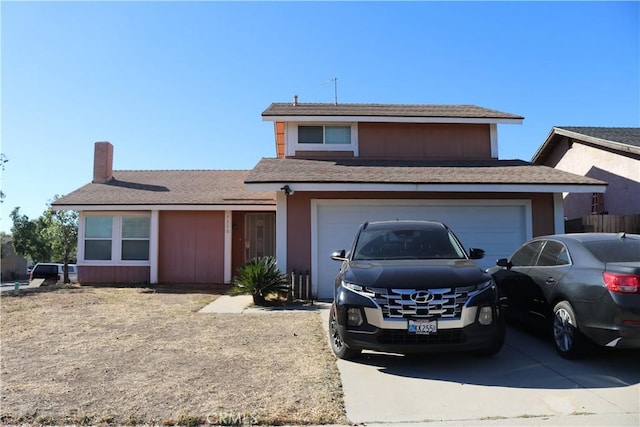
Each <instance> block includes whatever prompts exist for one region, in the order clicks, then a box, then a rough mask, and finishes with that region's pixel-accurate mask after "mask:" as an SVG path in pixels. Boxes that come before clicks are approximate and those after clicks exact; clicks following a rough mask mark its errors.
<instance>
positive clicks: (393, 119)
mask: <svg viewBox="0 0 640 427" xmlns="http://www.w3.org/2000/svg"><path fill="white" fill-rule="evenodd" d="M262 120H263V121H271V122H301V123H304V122H348V123H354V122H384V123H467V124H522V122H523V121H524V118H522V117H517V118H516V117H514V118H506V117H422V116H402V117H399V116H336V115H326V116H323V115H313V116H298V115H296V116H291V115H265V114H263V115H262Z"/></svg>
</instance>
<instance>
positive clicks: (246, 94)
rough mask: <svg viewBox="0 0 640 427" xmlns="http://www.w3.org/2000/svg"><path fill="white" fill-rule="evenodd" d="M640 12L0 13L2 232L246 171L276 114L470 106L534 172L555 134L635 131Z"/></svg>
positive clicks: (237, 7)
mask: <svg viewBox="0 0 640 427" xmlns="http://www.w3.org/2000/svg"><path fill="white" fill-rule="evenodd" d="M639 4H640V3H638V2H631V1H629V2H617V3H616V2H566V3H564V2H442V3H439V2H406V3H400V2H318V3H312V2H256V3H253V2H251V3H249V2H234V3H226V2H225V3H223V2H188V3H187V2H121V1H112V2H101V3H98V2H67V3H58V2H25V3H23V2H7V1H2V3H1V10H0V12H1V24H2V33H1V37H2V40H1V42H2V65H1V67H2V68H1V73H2V112H1V114H2V131H1V138H2V147H1V148H2V153H3V154H5V155H6V156H7V158H8V160H9V161H8V163H6V165H5V170H4V171H3V173H2V190H3V191H4V192H5V194H6V199H5V201H4V203H3V204H2V206H1V207H2V216H1V217H0V230H2V231H7V232H9V231H10V229H11V225H12V224H11V220H10V218H9V213H10V212H11V211H12V210H13V208H14V207H16V206H19V207H20V211H21V213H22V214H25V215H27V216H28V217H29V218H31V219H35V218H37V217H39V216H40V215H41V214H42V213H43V212H44V210H45V209H46V207H47V203H48V202H49V201H50V200H51V199H52V198H53V196H54V195H56V194H61V195H62V194H67V193H70V192H71V191H73V190H75V189H77V188H79V187H81V186H82V185H84V184H86V183H88V182H90V181H91V178H92V173H93V169H92V168H93V164H92V161H93V145H94V142H95V141H110V142H111V143H112V144H113V145H114V169H153V170H160V169H251V168H252V167H253V166H254V165H255V164H256V163H257V162H258V160H259V159H260V158H261V157H273V156H274V155H275V147H274V136H273V127H272V124H271V123H270V122H263V121H262V119H261V116H260V114H261V113H262V111H263V110H264V109H266V108H267V107H268V106H269V104H270V103H271V102H289V101H291V99H292V97H293V95H294V94H297V95H298V96H299V98H300V101H301V102H333V100H334V87H333V85H332V84H324V85H323V82H326V81H327V80H329V79H331V78H332V77H337V78H338V81H337V83H338V86H337V87H338V102H341V103H401V104H404V103H407V104H475V105H479V106H482V107H487V108H493V109H497V110H501V111H505V112H508V113H514V114H519V115H521V116H524V117H525V120H524V123H523V124H522V125H501V126H499V129H498V137H499V156H500V158H502V159H513V158H518V159H523V160H530V159H531V157H532V156H533V154H534V153H535V151H536V150H537V148H538V147H539V146H540V144H541V143H542V142H543V141H544V139H545V138H546V136H547V134H548V133H549V131H550V130H551V128H552V127H553V126H625V127H626V126H639V125H640V107H639V103H640V87H639V80H640V8H639Z"/></svg>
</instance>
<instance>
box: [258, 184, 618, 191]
mask: <svg viewBox="0 0 640 427" xmlns="http://www.w3.org/2000/svg"><path fill="white" fill-rule="evenodd" d="M246 185H247V187H248V188H249V189H250V190H255V191H282V187H283V186H284V185H288V186H289V188H290V189H291V190H293V191H353V192H357V191H365V192H369V191H397V192H409V191H419V192H436V193H438V192H465V193H485V192H495V193H604V192H605V190H606V189H607V184H606V183H602V184H596V183H594V184H582V183H574V184H572V183H568V184H562V183H555V184H554V183H550V184H546V183H487V184H478V183H409V182H408V183H401V182H399V183H376V182H370V183H364V182H295V181H278V182H276V181H273V182H246Z"/></svg>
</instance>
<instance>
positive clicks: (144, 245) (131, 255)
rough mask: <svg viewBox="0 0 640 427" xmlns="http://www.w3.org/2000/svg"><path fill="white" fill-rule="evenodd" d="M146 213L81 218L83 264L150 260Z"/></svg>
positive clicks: (148, 220)
mask: <svg viewBox="0 0 640 427" xmlns="http://www.w3.org/2000/svg"><path fill="white" fill-rule="evenodd" d="M150 224H151V216H150V215H149V214H142V215H141V214H123V215H90V216H86V217H85V218H84V254H83V255H84V257H83V259H84V260H85V261H149V236H150V231H151V226H150Z"/></svg>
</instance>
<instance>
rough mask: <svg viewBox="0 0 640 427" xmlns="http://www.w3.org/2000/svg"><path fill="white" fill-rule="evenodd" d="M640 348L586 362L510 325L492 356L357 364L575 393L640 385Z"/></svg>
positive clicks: (375, 358)
mask: <svg viewBox="0 0 640 427" xmlns="http://www.w3.org/2000/svg"><path fill="white" fill-rule="evenodd" d="M638 360H640V350H611V349H597V350H595V351H594V352H593V353H592V354H590V355H589V356H588V357H587V358H585V359H582V360H576V361H569V360H565V359H563V358H561V357H560V356H559V355H558V354H557V353H556V352H555V350H554V348H553V344H552V343H551V341H550V340H546V339H543V338H541V337H538V336H536V335H534V334H531V333H530V332H528V331H526V330H521V329H519V328H517V327H513V326H509V327H508V331H507V339H506V342H505V346H504V347H503V348H502V350H501V351H500V353H498V354H497V355H495V356H493V357H489V358H483V357H476V356H473V355H469V354H428V355H422V356H402V355H397V354H387V353H375V352H363V354H362V356H361V357H360V358H358V359H356V360H354V361H353V363H359V364H362V365H368V366H372V367H375V368H377V369H378V371H379V372H381V373H384V374H388V375H394V376H399V377H406V378H414V379H429V380H436V381H447V382H451V383H459V384H473V385H482V386H495V387H512V388H529V389H532V388H537V389H576V388H608V387H625V386H629V385H634V384H638V383H640V370H639V369H638V367H637V363H638Z"/></svg>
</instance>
